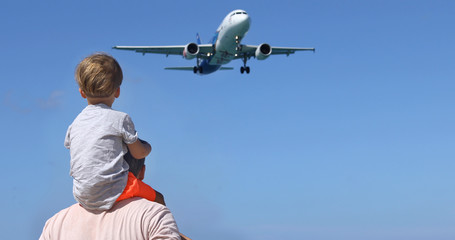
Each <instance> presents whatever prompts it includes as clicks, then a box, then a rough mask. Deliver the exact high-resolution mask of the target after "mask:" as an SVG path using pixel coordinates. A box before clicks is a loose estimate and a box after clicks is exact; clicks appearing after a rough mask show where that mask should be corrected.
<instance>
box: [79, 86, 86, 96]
mask: <svg viewBox="0 0 455 240" xmlns="http://www.w3.org/2000/svg"><path fill="white" fill-rule="evenodd" d="M79 92H80V93H81V97H83V98H87V95H85V93H84V91H82V89H80V88H79Z"/></svg>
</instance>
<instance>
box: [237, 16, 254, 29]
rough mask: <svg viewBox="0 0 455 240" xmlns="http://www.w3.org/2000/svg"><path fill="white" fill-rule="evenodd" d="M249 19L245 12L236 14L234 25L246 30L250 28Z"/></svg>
mask: <svg viewBox="0 0 455 240" xmlns="http://www.w3.org/2000/svg"><path fill="white" fill-rule="evenodd" d="M250 24H251V20H250V16H248V15H247V14H241V15H236V19H235V25H237V26H239V27H242V28H243V29H246V30H248V29H249V28H250Z"/></svg>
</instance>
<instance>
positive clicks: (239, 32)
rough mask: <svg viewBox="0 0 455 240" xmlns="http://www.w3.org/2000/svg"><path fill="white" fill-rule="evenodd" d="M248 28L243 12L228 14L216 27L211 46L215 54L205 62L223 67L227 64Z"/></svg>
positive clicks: (248, 18)
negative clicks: (212, 45)
mask: <svg viewBox="0 0 455 240" xmlns="http://www.w3.org/2000/svg"><path fill="white" fill-rule="evenodd" d="M249 28H250V17H249V16H248V14H247V13H246V12H245V11H244V10H235V11H232V12H230V13H229V14H228V15H227V16H226V17H225V18H224V20H223V22H222V23H221V24H220V26H219V27H218V29H217V31H216V34H215V37H214V38H213V41H212V44H214V47H215V53H214V54H213V56H212V57H211V58H210V59H209V61H207V63H208V64H210V65H223V64H227V63H229V62H230V61H231V60H232V59H233V58H234V57H235V54H236V52H237V47H239V46H240V41H241V40H242V39H243V37H244V36H245V35H246V33H247V32H248V30H249Z"/></svg>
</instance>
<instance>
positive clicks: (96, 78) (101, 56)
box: [75, 53, 123, 98]
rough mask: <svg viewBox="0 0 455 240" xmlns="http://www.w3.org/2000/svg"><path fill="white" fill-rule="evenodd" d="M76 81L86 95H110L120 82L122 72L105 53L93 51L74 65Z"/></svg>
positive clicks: (101, 96) (99, 96) (97, 96)
mask: <svg viewBox="0 0 455 240" xmlns="http://www.w3.org/2000/svg"><path fill="white" fill-rule="evenodd" d="M75 78H76V82H77V83H78V84H79V87H80V88H81V90H82V91H84V93H85V95H86V96H87V97H93V98H103V97H109V96H111V95H112V94H113V93H114V92H115V91H117V89H118V88H119V87H120V85H121V84H122V80H123V73H122V68H121V67H120V65H119V64H118V62H117V61H116V60H115V59H114V58H113V57H112V56H110V55H109V54H107V53H94V54H92V55H90V56H88V57H86V58H84V60H82V61H81V62H80V63H79V64H78V65H77V67H76V73H75Z"/></svg>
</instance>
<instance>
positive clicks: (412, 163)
mask: <svg viewBox="0 0 455 240" xmlns="http://www.w3.org/2000/svg"><path fill="white" fill-rule="evenodd" d="M234 9H244V10H246V11H247V12H248V13H249V15H250V17H251V19H252V25H251V28H250V31H249V33H248V34H247V36H246V37H245V38H244V40H243V43H245V44H260V43H264V42H266V43H269V44H270V45H272V46H289V47H315V48H316V53H315V54H313V53H311V52H302V53H297V54H294V55H291V56H289V57H286V56H273V57H270V58H269V59H267V60H265V61H258V60H251V61H249V62H248V65H249V66H250V67H251V73H250V74H249V75H246V74H244V75H241V74H240V72H239V68H240V66H241V65H242V62H241V61H233V62H231V63H230V64H229V65H228V66H232V67H234V68H235V70H233V71H222V72H217V73H214V74H212V75H207V76H197V75H194V74H192V73H190V72H181V71H165V70H163V68H164V67H166V66H185V65H188V66H193V65H194V64H195V61H187V60H185V59H182V58H180V57H175V56H173V57H172V56H170V57H168V58H166V57H165V56H161V55H145V56H142V55H141V54H136V53H134V52H127V51H116V50H112V49H111V47H112V46H114V45H170V44H186V43H189V42H194V41H196V39H195V36H196V33H197V32H199V34H200V36H201V39H202V41H203V42H207V41H209V39H211V37H212V36H213V34H214V32H215V30H216V28H217V27H218V25H219V24H220V22H221V21H222V19H223V18H224V17H225V15H226V14H227V13H229V12H230V11H232V10H234ZM454 9H455V2H453V1H410V0H409V1H405V0H400V1H286V0H284V1H227V2H217V1H190V2H186V1H160V2H155V1H85V0H84V1H77V2H76V1H72V2H69V1H3V2H2V7H1V8H0V29H1V33H2V34H1V36H2V37H1V38H0V44H1V46H2V51H1V55H0V66H2V67H1V71H0V78H1V79H2V88H1V89H0V96H1V105H0V107H1V112H2V118H1V120H0V121H1V125H2V133H3V136H4V137H3V138H2V139H1V140H0V143H1V146H2V148H1V149H2V155H3V164H2V170H3V174H2V175H1V177H0V180H1V182H2V183H3V184H2V185H1V187H0V190H1V191H2V193H3V194H2V198H1V200H0V201H1V202H0V203H1V204H0V205H1V217H0V226H1V232H2V238H5V239H36V238H38V236H39V234H40V233H41V229H42V227H43V226H44V223H45V221H46V220H47V219H48V218H49V217H51V216H52V215H53V214H55V213H56V212H58V211H59V210H61V209H63V208H65V207H68V206H70V205H71V204H73V203H75V201H74V199H73V196H72V179H71V177H70V176H69V152H68V150H67V149H65V148H64V147H63V139H64V135H65V132H66V128H67V127H68V125H69V124H70V123H71V122H72V120H73V119H74V117H75V116H76V115H77V114H78V113H79V112H80V111H81V110H82V109H83V108H84V107H85V105H86V103H85V102H84V100H83V99H82V98H81V97H80V95H79V94H78V91H77V85H76V83H75V81H74V78H73V75H74V69H75V66H76V65H77V63H78V62H79V61H80V60H81V59H83V58H84V57H85V56H87V55H89V54H91V53H93V52H96V51H105V52H108V53H110V54H112V55H113V56H114V57H115V58H117V60H118V61H119V63H120V64H121V66H122V67H123V71H124V82H123V85H122V89H121V96H120V98H119V99H117V101H116V102H115V103H114V105H113V107H114V108H115V109H117V110H121V111H124V112H127V113H129V114H130V115H131V117H132V119H133V121H134V122H135V124H136V128H137V130H138V132H139V135H140V137H142V138H144V139H146V140H148V141H149V142H150V143H151V144H152V146H153V151H152V155H151V156H150V157H149V158H148V159H147V162H146V164H147V167H148V171H147V174H146V179H145V181H146V182H147V183H149V184H150V185H152V186H153V187H155V188H156V189H158V190H159V191H160V192H162V193H163V194H164V195H165V197H166V202H167V204H168V206H169V208H170V209H171V211H172V212H173V213H174V216H175V218H176V220H177V222H178V225H179V227H180V229H181V231H182V232H184V233H185V234H186V235H188V236H190V237H192V238H193V239H221V240H224V239H241V240H243V239H244V240H248V239H291V238H292V239H320V240H326V239H349V240H357V239H358V240H360V239H362V240H364V239H368V240H375V239H381V240H383V239H391V240H395V239H396V240H398V239H399V240H403V239H412V240H427V239H438V240H446V239H454V238H455V228H453V226H454V225H455V204H454V202H455V186H454V182H455V176H454V174H453V173H454V170H455V163H454V159H455V148H454V145H455V127H454V124H453V123H454V122H455V108H454V107H453V105H454V103H455V96H454V92H455V83H454V79H455V64H454V63H455V61H454V56H455V45H454V42H455V29H454V28H453V23H454V22H455V16H454V14H453V10H454Z"/></svg>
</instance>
